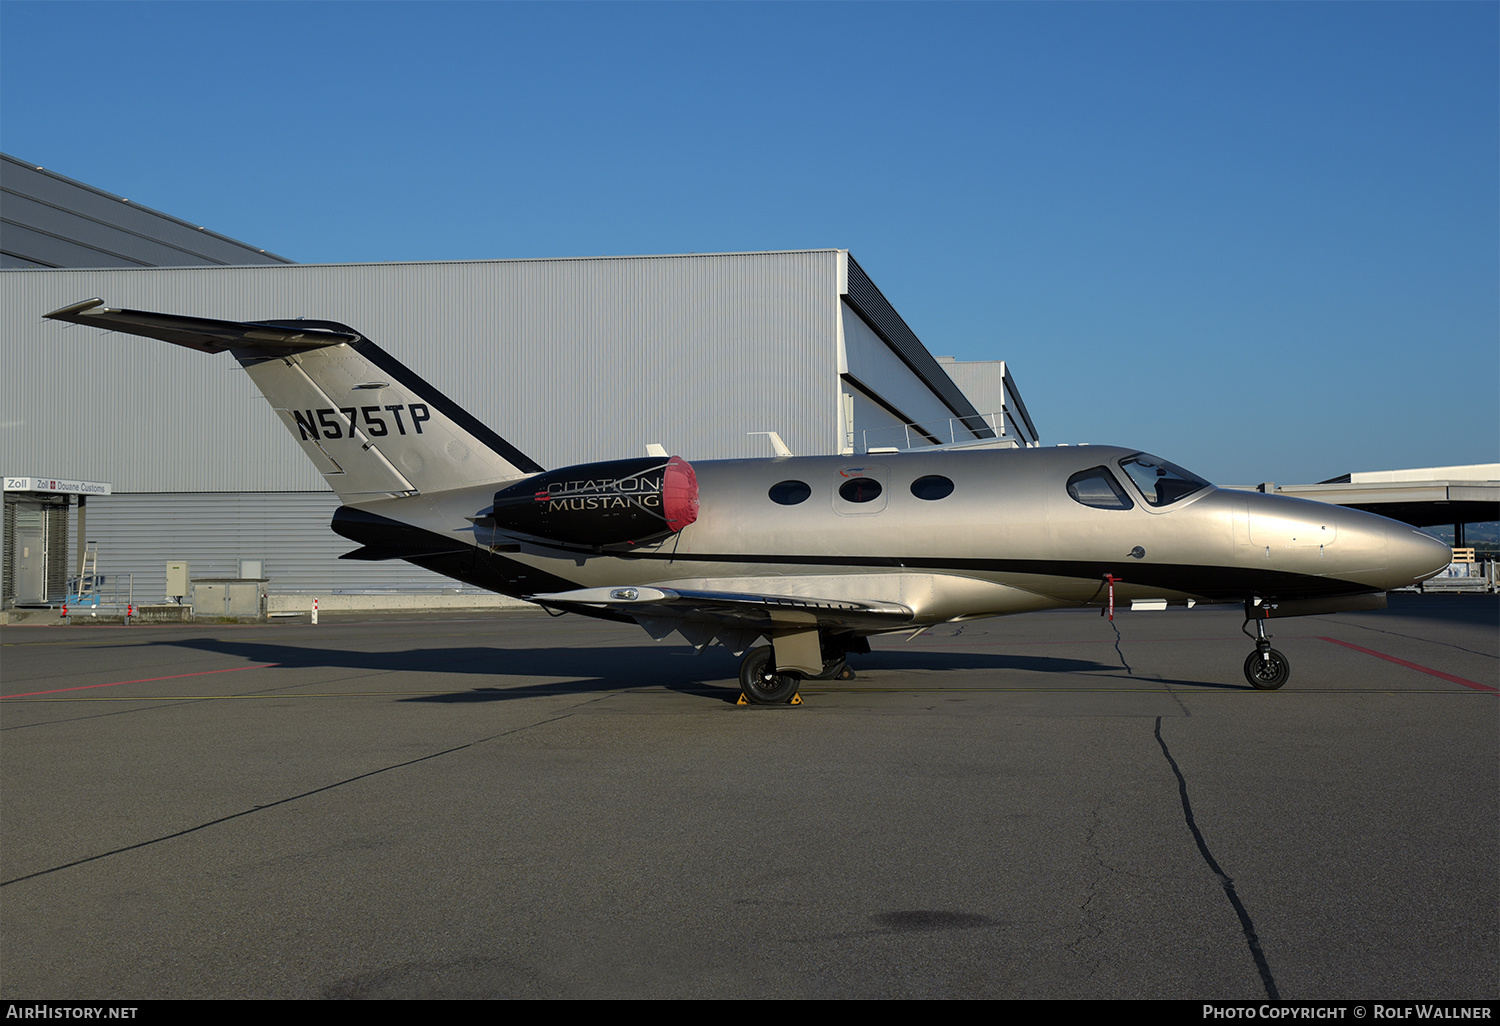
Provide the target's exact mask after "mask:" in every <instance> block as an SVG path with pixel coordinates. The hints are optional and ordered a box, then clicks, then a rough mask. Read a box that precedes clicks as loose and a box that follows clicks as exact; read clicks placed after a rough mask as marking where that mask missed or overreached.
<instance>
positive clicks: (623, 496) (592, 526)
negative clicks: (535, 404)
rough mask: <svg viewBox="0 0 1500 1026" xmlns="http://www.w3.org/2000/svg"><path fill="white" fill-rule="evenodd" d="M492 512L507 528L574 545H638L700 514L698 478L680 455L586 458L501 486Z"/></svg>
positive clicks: (498, 524)
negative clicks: (597, 460)
mask: <svg viewBox="0 0 1500 1026" xmlns="http://www.w3.org/2000/svg"><path fill="white" fill-rule="evenodd" d="M487 515H488V518H489V519H490V520H491V521H492V522H493V523H494V525H495V527H497V528H498V529H500V530H502V531H513V532H516V533H519V534H526V535H531V536H533V537H536V538H544V539H547V540H549V541H556V542H562V543H564V544H568V545H588V546H604V545H633V544H637V543H639V542H646V541H653V540H655V539H657V538H663V537H665V536H667V535H669V534H672V533H674V532H677V531H680V530H682V529H683V528H684V527H686V526H688V525H689V524H691V523H692V522H693V521H695V520H697V519H698V478H697V475H695V474H694V473H693V468H692V466H691V465H690V464H689V463H688V462H687V461H686V460H684V459H682V458H681V457H679V456H671V457H668V458H666V459H663V458H662V457H660V456H645V457H640V458H637V459H629V460H609V461H607V462H604V463H583V464H580V465H578V466H576V467H564V468H562V469H561V470H550V471H548V472H547V473H545V474H538V475H536V476H535V477H529V478H527V479H526V480H525V481H522V482H521V483H519V484H514V485H511V486H510V487H509V488H505V489H502V490H501V491H498V492H496V493H495V504H494V506H492V507H491V508H490V509H489V510H488V511H487Z"/></svg>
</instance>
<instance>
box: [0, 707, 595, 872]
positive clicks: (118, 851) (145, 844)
mask: <svg viewBox="0 0 1500 1026" xmlns="http://www.w3.org/2000/svg"><path fill="white" fill-rule="evenodd" d="M604 697H608V696H602V695H601V696H599V698H594V699H590V701H599V700H601V699H602V698H604ZM579 704H580V705H587V704H589V703H588V702H581V703H579ZM576 708H578V707H577V706H575V707H574V709H576ZM572 715H573V709H570V710H568V711H567V712H565V713H562V714H560V715H558V716H550V717H548V718H547V719H544V720H538V721H536V722H535V723H527V724H525V725H523V726H519V727H514V728H512V729H510V730H504V731H501V732H500V733H498V734H493V735H491V736H489V737H482V738H479V739H478V740H477V741H469V742H466V743H465V744H461V745H455V746H454V747H452V748H445V749H443V750H442V751H440V752H431V753H429V754H427V755H422V756H418V757H417V758H415V759H407V760H406V761H405V762H397V763H392V764H391V765H389V766H382V767H380V768H379V769H373V770H369V771H368V772H365V773H359V774H356V775H355V776H352V777H347V778H345V779H344V780H336V781H334V782H333V783H331V784H324V785H323V786H322V787H315V788H313V789H312V790H310V791H303V792H302V793H301V794H294V795H289V796H288V797H286V798H278V799H277V800H275V801H271V802H266V803H265V804H263V805H252V806H251V807H250V808H248V809H241V810H240V811H239V812H231V813H229V815H227V816H219V817H217V818H216V819H210V820H208V821H206V822H203V823H199V824H197V825H196V826H190V827H186V828H184V829H182V830H175V831H173V832H172V833H170V834H162V835H161V836H160V837H153V838H150V839H149V840H145V841H137V842H136V843H135V844H127V845H125V846H123V847H120V848H115V849H113V850H111V851H105V852H100V853H99V854H97V855H88V856H86V857H84V858H81V859H74V860H73V861H72V862H64V863H63V864H61V865H58V866H52V867H50V868H47V869H39V870H37V871H36V872H34V873H27V874H25V875H24V876H18V877H15V878H13V879H10V880H3V881H0V887H9V886H10V885H11V884H16V883H22V882H24V881H26V880H35V879H36V878H37V877H39V876H47V875H49V874H51V873H58V872H61V871H62V870H64V869H72V868H73V867H75V866H82V865H86V864H88V863H90V862H97V861H99V860H100V859H107V858H109V857H111V856H113V855H122V854H124V853H125V852H128V851H136V850H137V849H140V848H149V847H150V846H151V845H153V844H160V843H162V842H163V841H170V840H172V839H173V838H176V837H186V836H187V835H188V834H195V833H197V832H198V831H200V830H207V829H208V828H209V827H212V826H218V825H219V824H220V823H228V822H229V821H230V820H235V819H239V818H240V817H242V816H249V815H251V814H253V813H256V812H264V811H266V810H267V809H274V808H277V807H279V806H282V805H287V804H289V803H291V802H295V801H301V800H302V799H303V798H309V797H311V796H313V795H315V794H322V793H323V792H324V791H332V790H334V789H335V788H339V787H343V786H344V785H346V784H353V783H355V782H357V781H360V780H365V779H367V778H369V777H374V776H379V775H380V774H382V773H389V772H391V771H392V770H398V769H403V768H405V767H407V766H416V765H418V764H419V763H424V762H427V761H429V760H431V759H439V758H442V757H443V756H445V755H452V754H454V753H455V752H462V751H464V750H466V749H469V748H475V747H478V746H479V745H482V744H487V743H488V742H490V741H496V740H498V739H500V738H502V737H508V736H509V735H511V734H519V733H521V732H522V731H525V730H531V729H533V728H535V727H543V726H546V725H547V724H549V723H556V722H557V721H558V720H565V719H567V718H568V717H569V716H572Z"/></svg>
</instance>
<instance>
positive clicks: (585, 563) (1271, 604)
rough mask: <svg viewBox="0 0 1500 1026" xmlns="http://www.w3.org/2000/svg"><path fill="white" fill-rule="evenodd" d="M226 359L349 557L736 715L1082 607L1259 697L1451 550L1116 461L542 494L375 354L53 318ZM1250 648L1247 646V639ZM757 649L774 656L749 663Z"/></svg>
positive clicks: (294, 330) (652, 476)
mask: <svg viewBox="0 0 1500 1026" xmlns="http://www.w3.org/2000/svg"><path fill="white" fill-rule="evenodd" d="M47 317H48V318H50V319H52V320H56V321H68V322H73V323H77V324H85V325H92V326H94V327H97V328H103V329H107V330H111V331H120V332H127V333H131V334H136V335H143V336H146V337H149V338H155V339H160V340H163V341H166V342H171V343H174V344H176V345H181V346H186V347H188V348H191V349H197V350H199V351H202V352H205V353H219V352H223V351H225V350H228V351H229V352H230V353H231V354H232V355H233V357H234V358H235V359H236V360H237V361H239V363H240V365H241V367H243V368H244V369H245V371H246V372H247V373H248V374H249V375H250V377H251V378H252V379H253V380H254V382H255V384H256V386H257V387H258V389H259V390H260V392H261V394H262V395H264V396H265V397H266V399H267V400H269V401H270V404H271V406H272V408H273V409H274V410H275V411H276V414H277V415H278V416H279V417H280V418H281V420H282V422H283V424H285V426H286V428H287V430H288V431H289V432H290V433H291V435H292V437H293V438H294V439H296V441H297V443H298V445H300V446H301V448H302V451H303V452H304V453H305V454H306V455H307V457H308V458H309V459H310V460H312V462H313V463H314V464H315V465H316V466H317V468H318V470H319V471H320V472H321V473H322V474H323V476H324V478H325V479H326V480H327V481H328V484H329V487H330V488H332V489H333V491H334V492H335V493H337V495H338V496H339V498H340V500H341V501H342V503H343V505H342V506H340V508H339V509H338V510H337V511H336V512H335V514H334V517H333V521H332V525H331V526H332V528H333V530H334V531H336V532H338V533H339V534H340V535H343V536H344V537H346V538H348V539H350V540H351V541H354V542H356V543H358V545H359V548H357V549H355V550H353V551H351V552H349V553H347V554H346V556H345V557H344V558H347V559H358V560H385V559H402V560H406V561H407V562H409V563H413V564H415V565H417V566H420V567H424V568H426V569H429V570H433V571H435V572H437V573H440V574H444V575H446V576H448V577H452V578H454V579H456V580H459V581H463V582H464V583H466V584H470V585H474V586H477V587H481V588H485V589H488V590H491V591H496V592H500V593H503V594H506V595H512V596H516V597H519V598H524V599H527V600H529V601H531V602H534V603H536V604H537V605H540V606H542V607H544V608H546V609H548V610H552V611H558V612H572V613H581V614H584V615H588V616H594V617H601V618H604V619H607V620H616V621H623V622H634V623H637V624H639V625H640V626H642V627H644V628H645V629H646V631H647V632H649V633H650V634H651V635H652V636H654V637H656V638H663V637H666V636H667V635H669V634H671V633H672V632H674V631H675V632H677V633H678V634H679V635H681V636H682V637H683V638H685V639H686V640H687V641H688V642H690V643H691V644H693V645H694V646H696V647H698V648H700V649H701V648H703V647H704V646H706V645H709V644H712V643H714V642H718V643H720V644H722V645H724V646H726V647H728V648H729V649H731V650H732V651H734V652H735V654H737V655H741V654H743V656H744V658H743V661H742V662H741V664H740V671H739V680H740V688H741V691H742V692H743V696H744V701H745V702H747V703H749V704H755V705H774V704H785V703H789V702H797V701H800V700H799V699H798V698H797V692H798V689H799V687H800V685H801V682H802V681H803V680H804V679H815V680H824V679H850V678H851V677H852V676H853V671H852V670H851V669H850V668H849V666H848V663H847V658H848V656H849V655H851V654H862V653H868V652H869V651H870V647H869V640H868V639H869V638H870V637H871V636H873V635H877V634H888V633H893V632H898V631H905V632H917V631H920V630H922V629H925V628H927V627H931V626H933V625H936V624H943V623H957V622H962V621H966V620H973V619H977V618H980V617H990V616H1001V615H1006V614H1011V613H1024V612H1030V611H1033V610H1041V609H1048V608H1057V607H1067V606H1073V607H1077V606H1096V607H1099V608H1101V609H1107V610H1109V611H1110V613H1111V615H1113V609H1114V604H1115V603H1116V602H1120V603H1127V602H1128V603H1130V604H1132V606H1134V607H1137V608H1139V607H1142V606H1145V607H1148V608H1150V607H1156V608H1160V607H1162V606H1165V605H1168V604H1184V605H1187V604H1193V603H1199V602H1203V603H1209V602H1234V603H1243V605H1244V609H1245V633H1246V636H1247V637H1249V638H1250V639H1251V641H1253V643H1254V646H1255V647H1254V650H1253V651H1252V652H1251V653H1250V654H1249V656H1248V657H1247V658H1246V660H1245V664H1244V673H1245V678H1246V680H1247V681H1248V682H1249V683H1250V684H1251V685H1252V686H1253V687H1255V688H1258V689H1262V690H1274V689H1276V688H1279V687H1281V686H1282V685H1283V684H1285V683H1286V681H1287V679H1288V677H1289V676H1290V672H1291V665H1290V663H1289V662H1288V661H1287V658H1286V656H1285V655H1283V654H1282V653H1281V652H1279V651H1277V650H1276V649H1274V648H1272V647H1271V643H1270V638H1269V636H1268V635H1267V633H1266V621H1267V620H1268V619H1270V618H1272V617H1279V616H1296V615H1305V614H1311V613H1327V612H1337V611H1341V610H1351V609H1372V608H1380V607H1383V606H1384V604H1385V592H1387V591H1389V590H1392V589H1395V588H1401V587H1405V586H1407V585H1411V584H1414V583H1417V582H1419V581H1422V580H1425V579H1427V578H1429V577H1432V576H1433V575H1435V574H1436V573H1438V572H1439V571H1440V570H1441V569H1442V568H1443V567H1444V566H1446V565H1447V564H1448V562H1449V560H1450V559H1451V553H1450V551H1449V549H1448V547H1447V546H1446V545H1444V544H1443V543H1442V542H1440V541H1438V540H1437V539H1435V538H1432V537H1431V536H1429V535H1426V534H1423V533H1422V532H1419V531H1417V530H1415V529H1413V528H1412V527H1410V526H1408V525H1406V524H1402V523H1397V522H1395V521H1392V520H1387V519H1385V518H1383V517H1378V516H1374V515H1372V514H1369V513H1363V512H1359V511H1356V510H1350V509H1344V508H1342V507H1338V506H1331V505H1327V504H1324V503H1319V502H1310V501H1306V500H1302V499H1293V498H1289V497H1285V496H1278V495H1265V494H1260V493H1252V492H1242V491H1230V490H1223V489H1219V488H1216V487H1214V486H1213V485H1211V484H1210V483H1209V482H1207V481H1205V480H1204V479H1202V478H1201V477H1198V476H1197V475H1195V474H1193V473H1190V472H1189V471H1187V470H1184V469H1183V468H1181V467H1178V466H1176V465H1174V464H1172V463H1169V462H1167V461H1165V460H1163V459H1159V458H1158V457H1156V456H1153V455H1150V454H1149V453H1144V452H1140V451H1138V450H1135V449H1128V448H1115V447H1108V446H1059V447H1051V448H1015V449H980V450H972V449H971V450H963V449H950V450H936V451H935V450H925V451H919V452H908V453H877V454H865V455H862V456H814V457H801V458H798V457H788V456H783V457H777V458H768V459H749V460H712V461H704V462H694V463H689V462H687V461H686V460H683V459H681V458H680V457H677V456H669V455H665V454H661V455H655V456H646V457H639V458H634V459H617V460H609V461H605V462H601V463H586V464H582V465H579V466H572V467H564V468H562V469H558V470H550V471H548V470H545V469H544V468H543V467H541V466H540V465H538V464H537V463H536V462H535V461H533V460H532V459H530V458H529V457H527V456H526V455H525V454H523V453H522V452H520V451H519V450H518V449H516V448H515V446H513V445H511V444H510V443H509V442H507V441H506V440H505V439H503V438H501V437H500V436H499V435H497V434H496V433H495V432H494V431H492V430H490V429H489V428H488V427H486V426H485V425H483V424H481V423H480V422H479V421H478V420H476V419H475V418H474V417H473V416H472V415H470V414H469V413H468V412H466V411H465V410H463V409H462V408H460V407H459V406H458V405H457V404H455V403H454V402H453V401H452V400H450V399H449V398H448V397H447V396H445V395H443V394H442V393H441V392H440V391H438V390H437V389H436V388H434V387H432V386H431V385H429V384H428V383H427V382H426V381H424V380H422V379H421V378H420V377H418V376H417V375H416V374H415V373H413V372H412V371H411V370H409V369H408V368H407V367H405V366H403V365H402V364H401V363H399V362H398V361H397V360H395V359H394V358H393V357H392V356H390V355H389V354H388V353H386V352H385V351H384V350H383V349H381V348H380V347H379V346H377V345H376V344H375V343H374V342H372V341H371V340H370V339H368V338H366V337H365V336H364V335H362V334H360V333H359V332H357V331H355V330H354V329H352V328H350V327H348V326H346V325H343V324H339V323H336V322H333V321H320V320H268V321H249V322H238V321H220V320H209V319H204V318H199V317H186V316H179V315H174V314H163V313H148V312H144V311H137V310H116V309H109V308H107V307H105V306H104V304H103V302H102V301H101V300H98V299H91V300H87V301H85V302H82V303H78V304H75V305H73V306H69V307H65V308H63V309H61V310H57V311H54V312H53V313H50V314H47ZM1251 624H1253V625H1254V628H1255V630H1254V633H1253V634H1251V631H1250V625H1251ZM762 639H765V640H766V641H767V642H768V644H763V645H762V644H758V642H760V641H761V640H762Z"/></svg>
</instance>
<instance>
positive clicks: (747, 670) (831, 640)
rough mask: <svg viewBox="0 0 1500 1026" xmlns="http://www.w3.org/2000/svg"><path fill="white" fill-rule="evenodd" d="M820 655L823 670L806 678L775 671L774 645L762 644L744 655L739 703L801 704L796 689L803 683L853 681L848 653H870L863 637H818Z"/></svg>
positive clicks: (789, 671)
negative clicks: (810, 681)
mask: <svg viewBox="0 0 1500 1026" xmlns="http://www.w3.org/2000/svg"><path fill="white" fill-rule="evenodd" d="M818 641H819V644H820V647H821V648H822V655H823V671H822V672H821V673H817V674H812V675H810V676H805V675H803V674H801V673H799V672H797V671H795V670H778V669H776V649H775V646H774V645H762V646H760V647H758V648H752V649H751V650H750V651H749V652H746V653H745V658H744V659H743V660H742V661H741V662H740V693H741V694H742V695H743V696H744V697H743V698H742V699H741V701H742V702H743V703H745V704H748V705H801V704H802V699H801V698H799V697H798V696H797V690H798V689H799V688H801V687H802V682H803V681H804V680H853V679H854V671H853V670H852V669H850V668H849V662H848V658H847V657H848V654H849V653H850V652H869V651H870V643H869V642H868V641H866V640H865V639H864V638H854V637H835V636H830V635H826V634H824V635H820V636H819V638H818Z"/></svg>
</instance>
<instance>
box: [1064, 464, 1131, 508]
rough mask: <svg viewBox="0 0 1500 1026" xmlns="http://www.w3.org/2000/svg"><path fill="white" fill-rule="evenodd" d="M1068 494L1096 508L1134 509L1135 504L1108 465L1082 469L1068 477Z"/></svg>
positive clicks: (1076, 500)
mask: <svg viewBox="0 0 1500 1026" xmlns="http://www.w3.org/2000/svg"><path fill="white" fill-rule="evenodd" d="M1068 494H1069V495H1071V496H1072V497H1073V500H1074V501H1075V502H1081V503H1083V504H1084V505H1085V506H1093V507H1094V508H1095V509H1132V508H1133V507H1134V506H1135V503H1133V502H1131V501H1130V496H1128V495H1126V494H1125V489H1123V488H1121V487H1120V482H1118V481H1116V480H1115V475H1113V474H1111V473H1110V472H1109V468H1108V467H1094V468H1093V469H1091V470H1080V471H1079V472H1078V473H1076V474H1074V475H1073V476H1072V477H1070V478H1068Z"/></svg>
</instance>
